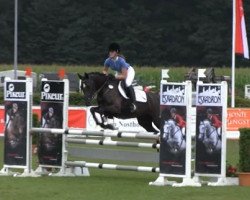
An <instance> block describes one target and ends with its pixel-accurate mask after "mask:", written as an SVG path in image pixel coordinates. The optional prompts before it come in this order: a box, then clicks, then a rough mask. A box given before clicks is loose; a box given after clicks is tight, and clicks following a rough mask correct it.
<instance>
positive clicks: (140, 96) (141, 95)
mask: <svg viewBox="0 0 250 200" xmlns="http://www.w3.org/2000/svg"><path fill="white" fill-rule="evenodd" d="M118 90H119V92H120V94H121V95H122V96H123V97H124V98H125V99H129V98H128V96H127V95H126V93H125V91H124V89H123V88H122V86H121V82H119V85H118ZM134 90H135V99H136V101H138V102H147V95H146V93H145V92H144V91H142V90H139V89H135V88H134Z"/></svg>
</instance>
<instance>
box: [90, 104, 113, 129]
mask: <svg viewBox="0 0 250 200" xmlns="http://www.w3.org/2000/svg"><path fill="white" fill-rule="evenodd" d="M90 112H91V114H92V116H93V118H94V120H95V122H96V124H97V125H99V126H101V127H102V128H104V129H112V130H114V129H115V127H114V126H113V125H112V124H108V123H107V117H106V115H105V113H104V110H103V109H102V108H101V107H92V108H90ZM96 113H98V114H99V115H100V120H101V121H99V120H98V119H97V116H96Z"/></svg>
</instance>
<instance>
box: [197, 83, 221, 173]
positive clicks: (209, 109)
mask: <svg viewBox="0 0 250 200" xmlns="http://www.w3.org/2000/svg"><path fill="white" fill-rule="evenodd" d="M196 105H197V108H196V154H195V155H196V162H195V171H196V173H200V174H221V159H222V156H221V155H222V137H225V136H224V135H223V134H222V117H223V109H224V108H223V97H222V85H215V84H211V85H208V84H204V85H197V95H196Z"/></svg>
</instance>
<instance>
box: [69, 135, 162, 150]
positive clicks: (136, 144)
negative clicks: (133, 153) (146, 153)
mask: <svg viewBox="0 0 250 200" xmlns="http://www.w3.org/2000/svg"><path fill="white" fill-rule="evenodd" d="M65 141H66V142H68V143H75V144H95V145H104V146H106V145H107V146H123V147H143V148H153V149H159V148H160V144H156V143H139V142H121V141H112V140H91V139H74V138H66V140H65Z"/></svg>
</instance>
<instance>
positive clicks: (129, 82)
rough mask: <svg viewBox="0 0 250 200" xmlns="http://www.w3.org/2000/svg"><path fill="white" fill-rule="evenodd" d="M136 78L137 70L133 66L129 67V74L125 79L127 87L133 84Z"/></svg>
mask: <svg viewBox="0 0 250 200" xmlns="http://www.w3.org/2000/svg"><path fill="white" fill-rule="evenodd" d="M134 78H135V70H134V68H133V67H131V66H130V67H129V68H128V74H127V78H126V80H125V83H126V87H129V86H130V85H132V82H133V80H134Z"/></svg>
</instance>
